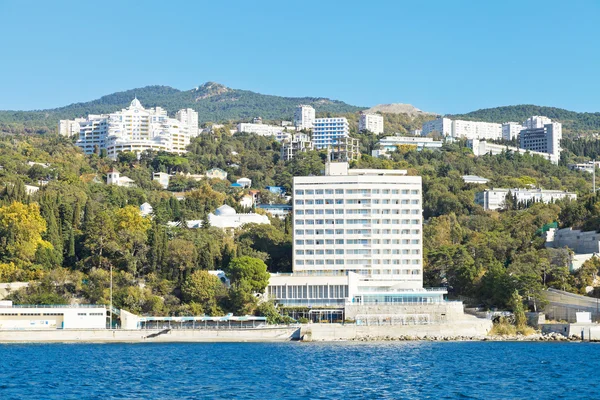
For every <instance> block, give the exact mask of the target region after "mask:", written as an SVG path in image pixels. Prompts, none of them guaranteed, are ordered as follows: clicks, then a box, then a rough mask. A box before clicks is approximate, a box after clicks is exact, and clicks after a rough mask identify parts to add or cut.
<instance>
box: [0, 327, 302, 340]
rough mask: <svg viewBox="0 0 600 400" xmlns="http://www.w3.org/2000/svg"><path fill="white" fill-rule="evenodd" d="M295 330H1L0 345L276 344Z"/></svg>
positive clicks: (292, 335)
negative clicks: (58, 343)
mask: <svg viewBox="0 0 600 400" xmlns="http://www.w3.org/2000/svg"><path fill="white" fill-rule="evenodd" d="M299 335H300V328H298V327H283V328H282V327H277V328H264V329H189V330H188V329H181V330H179V329H172V330H162V329H147V330H146V329H144V330H125V329H72V330H71V329H69V330H67V329H65V330H60V329H52V330H14V331H8V330H7V331H0V343H17V342H20V343H23V342H27V343H51V342H63V343H64V342H81V343H93V342H97V343H107V342H115V343H118V342H122V343H152V342H157V343H158V342H262V341H264V342H277V341H289V340H295V339H296V340H297V339H299V338H300V336H299Z"/></svg>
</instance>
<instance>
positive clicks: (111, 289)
mask: <svg viewBox="0 0 600 400" xmlns="http://www.w3.org/2000/svg"><path fill="white" fill-rule="evenodd" d="M112 269H113V267H112V263H110V310H109V313H110V326H109V329H112V315H113V271H112Z"/></svg>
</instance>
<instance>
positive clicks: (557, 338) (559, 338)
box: [349, 333, 581, 342]
mask: <svg viewBox="0 0 600 400" xmlns="http://www.w3.org/2000/svg"><path fill="white" fill-rule="evenodd" d="M349 341H352V342H401V341H429V342H515V341H517V342H581V338H580V337H578V336H574V335H573V336H571V337H566V336H564V335H561V334H560V333H548V334H542V333H534V334H533V335H527V336H526V335H486V336H429V335H425V336H415V335H406V336H397V337H394V336H368V335H367V336H361V337H356V338H353V339H349Z"/></svg>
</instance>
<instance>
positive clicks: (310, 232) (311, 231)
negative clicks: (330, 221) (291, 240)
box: [306, 229, 315, 235]
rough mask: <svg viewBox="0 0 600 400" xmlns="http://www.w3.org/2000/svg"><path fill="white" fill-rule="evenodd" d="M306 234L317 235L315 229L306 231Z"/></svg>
mask: <svg viewBox="0 0 600 400" xmlns="http://www.w3.org/2000/svg"><path fill="white" fill-rule="evenodd" d="M306 234H307V235H314V234H315V231H314V230H313V229H307V230H306Z"/></svg>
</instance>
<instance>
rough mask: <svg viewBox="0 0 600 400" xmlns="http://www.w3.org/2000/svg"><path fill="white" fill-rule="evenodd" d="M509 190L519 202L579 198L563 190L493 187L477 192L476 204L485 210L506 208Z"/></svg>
mask: <svg viewBox="0 0 600 400" xmlns="http://www.w3.org/2000/svg"><path fill="white" fill-rule="evenodd" d="M509 192H510V193H511V195H512V196H515V197H516V199H517V202H518V203H525V202H529V201H535V202H542V203H552V202H553V201H556V200H562V199H570V200H577V194H575V193H571V192H563V191H561V190H543V189H521V188H514V189H503V188H493V189H488V190H485V191H483V192H478V193H475V204H479V205H480V206H482V207H483V208H484V209H485V210H498V209H501V208H504V206H505V200H506V196H507V195H508V193H509Z"/></svg>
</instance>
